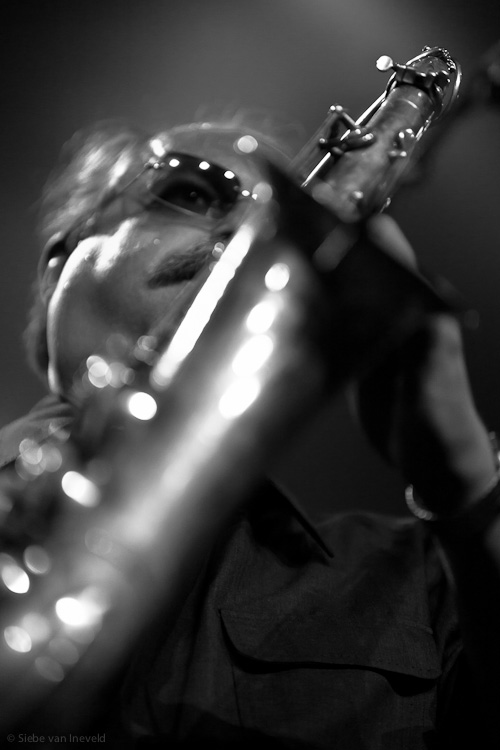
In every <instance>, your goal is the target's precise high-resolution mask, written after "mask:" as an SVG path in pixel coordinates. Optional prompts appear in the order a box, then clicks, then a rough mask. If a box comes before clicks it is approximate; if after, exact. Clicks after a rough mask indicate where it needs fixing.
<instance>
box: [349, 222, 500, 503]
mask: <svg viewBox="0 0 500 750" xmlns="http://www.w3.org/2000/svg"><path fill="white" fill-rule="evenodd" d="M370 231H371V232H372V234H374V235H375V237H376V239H377V244H379V245H381V246H382V247H384V249H386V250H387V252H390V253H391V254H393V255H394V256H395V257H397V258H398V259H399V260H400V261H401V262H404V263H406V264H411V265H413V266H414V265H415V259H414V255H413V252H412V251H411V248H410V247H409V245H408V242H407V241H406V239H405V238H404V237H403V236H402V234H401V232H400V230H399V229H398V227H397V226H396V225H395V224H394V222H393V221H392V220H391V219H389V217H387V216H379V217H376V219H374V220H373V221H372V223H371V226H370ZM357 408H358V413H359V418H360V421H361V423H362V425H363V427H364V429H365V431H366V433H367V435H368V437H369V439H370V440H371V442H372V443H373V444H374V445H375V447H376V448H377V449H378V451H379V452H380V453H382V455H383V456H385V457H386V458H387V459H388V460H389V461H390V462H391V463H392V464H394V465H395V466H397V467H398V468H399V469H400V470H401V472H402V473H403V476H404V478H405V480H406V481H407V482H409V483H411V484H413V485H414V487H415V491H416V492H417V493H418V495H419V496H420V497H421V498H422V501H423V502H424V504H425V506H426V507H427V508H429V509H430V510H434V511H437V512H439V513H447V512H454V511H455V510H458V509H459V508H460V507H462V506H464V505H466V504H467V503H469V502H473V501H474V500H476V499H477V498H478V497H480V496H481V494H482V493H483V491H484V490H485V488H486V487H487V486H488V484H489V482H490V480H491V479H492V478H493V477H494V475H495V458H494V455H493V451H492V449H491V445H490V441H489V438H488V433H487V431H486V428H485V427H484V425H483V423H482V421H481V419H480V417H479V415H478V413H477V411H476V408H475V405H474V400H473V397H472V393H471V390H470V385H469V381H468V377H467V371H466V366H465V361H464V356H463V348H462V337H461V331H460V326H459V323H458V321H457V319H456V318H455V317H454V316H453V315H452V314H450V313H436V314H432V315H429V316H428V318H427V320H425V321H424V323H423V324H422V326H421V328H420V329H419V330H418V331H417V332H416V333H415V334H414V335H413V336H412V337H411V338H410V339H409V340H407V341H406V342H405V343H404V344H403V345H402V346H401V347H400V348H399V349H398V350H397V351H396V352H394V353H393V354H392V355H391V356H390V357H389V358H388V359H387V360H386V361H385V362H384V363H383V365H381V366H379V367H377V368H376V369H375V370H374V371H372V372H371V373H370V374H369V375H368V376H367V377H365V378H364V379H363V380H362V382H360V383H359V384H358V386H357Z"/></svg>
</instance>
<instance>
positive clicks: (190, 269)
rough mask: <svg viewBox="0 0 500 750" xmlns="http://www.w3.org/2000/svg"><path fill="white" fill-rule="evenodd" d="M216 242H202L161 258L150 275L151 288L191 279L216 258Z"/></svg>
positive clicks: (149, 283) (149, 285) (149, 284)
mask: <svg viewBox="0 0 500 750" xmlns="http://www.w3.org/2000/svg"><path fill="white" fill-rule="evenodd" d="M226 239H227V238H226ZM220 241H223V240H222V239H221V240H220ZM215 242H216V240H214V239H212V240H210V241H204V242H200V243H199V244H197V245H195V246H194V247H191V248H189V250H180V251H177V252H173V253H170V254H169V255H167V256H165V257H164V258H161V260H160V261H159V262H158V264H157V265H156V266H155V268H154V269H153V271H152V273H151V275H150V276H149V279H148V287H149V289H159V288H160V287H164V286H171V285H173V284H178V283H180V282H184V281H191V279H193V278H194V277H195V276H196V274H197V273H198V271H201V269H202V268H204V267H205V266H206V265H207V264H208V263H209V262H210V261H211V260H214V256H213V249H214V244H215Z"/></svg>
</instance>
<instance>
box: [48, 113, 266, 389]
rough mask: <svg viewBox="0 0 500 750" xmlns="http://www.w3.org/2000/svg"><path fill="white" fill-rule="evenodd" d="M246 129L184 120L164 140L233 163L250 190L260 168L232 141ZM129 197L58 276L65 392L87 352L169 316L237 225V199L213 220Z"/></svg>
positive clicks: (56, 324) (58, 365) (55, 299)
mask: <svg viewBox="0 0 500 750" xmlns="http://www.w3.org/2000/svg"><path fill="white" fill-rule="evenodd" d="M242 135H243V133H242V132H237V131H226V132H225V133H224V134H222V135H221V131H218V132H217V134H216V133H210V132H209V131H203V130H200V129H198V130H192V129H189V128H186V129H184V130H175V131H172V135H171V136H167V137H166V138H164V139H163V143H164V144H165V143H167V145H168V151H174V152H181V153H187V154H193V155H196V156H199V157H201V158H202V159H205V160H208V161H213V162H214V163H217V164H219V165H221V166H223V167H224V168H225V169H227V170H231V171H233V172H234V173H235V174H236V175H237V176H238V178H239V180H240V182H241V187H242V188H246V189H248V190H251V189H252V187H253V186H254V184H255V183H256V181H257V179H258V173H257V172H256V169H255V167H253V166H252V165H251V162H250V161H249V160H248V157H245V156H244V155H243V154H242V153H238V151H237V150H235V148H234V144H235V143H236V141H237V140H238V139H239V138H240V137H241V136H242ZM127 179H128V178H127ZM201 200H203V199H201ZM129 203H130V197H129V195H127V191H126V192H125V193H124V195H123V197H122V198H120V197H119V198H117V199H116V205H114V206H110V212H111V213H110V217H108V219H106V217H105V216H104V217H103V219H102V221H101V222H100V223H98V224H97V226H96V230H95V234H92V235H91V236H89V237H87V238H86V239H84V240H82V241H81V242H79V244H78V245H77V246H76V248H75V249H74V250H73V252H72V253H71V255H70V256H69V258H68V260H67V261H66V263H65V265H64V267H63V268H62V272H61V275H60V276H59V278H58V280H57V285H56V287H55V291H54V293H53V295H52V298H51V301H50V303H49V309H48V319H47V323H48V325H47V339H48V350H49V361H50V370H49V380H50V384H51V388H52V389H53V390H57V391H60V392H62V393H68V392H69V390H70V388H71V385H72V382H73V379H74V375H75V373H76V372H77V371H78V369H79V368H80V366H81V364H82V362H83V361H84V360H85V359H86V358H87V357H88V356H89V355H90V354H93V353H96V352H98V353H105V352H106V348H107V346H108V345H109V343H110V342H111V341H116V340H119V341H120V342H121V345H122V346H123V342H126V347H128V348H130V349H132V348H133V346H134V345H135V343H136V341H137V339H138V338H139V337H140V336H141V335H145V334H148V333H149V332H150V331H151V330H152V329H154V328H155V326H157V324H158V323H159V322H160V321H161V320H162V319H163V318H164V316H165V315H166V313H167V312H168V310H169V309H170V308H171V307H172V305H173V304H174V302H175V300H176V299H177V298H178V296H179V293H180V292H181V291H182V290H183V289H184V288H185V287H186V285H187V284H189V283H190V279H191V278H192V277H193V275H194V274H195V273H196V271H197V270H198V269H199V268H201V267H202V266H203V265H204V264H205V262H206V259H207V258H209V257H210V255H211V252H212V249H213V247H214V244H215V243H217V242H220V241H222V242H223V241H224V240H226V239H227V237H228V236H230V235H231V233H232V232H234V230H235V229H236V223H237V214H238V208H237V207H236V208H235V209H232V210H231V211H229V212H228V213H227V215H225V216H224V217H223V218H221V219H219V220H217V221H215V220H205V219H202V220H200V216H198V215H195V214H194V215H190V214H189V213H187V214H184V213H182V212H179V213H178V214H176V213H175V212H172V211H168V210H164V208H163V207H162V206H161V204H158V203H155V202H153V203H152V204H151V205H150V206H146V207H145V208H144V210H141V211H139V212H138V211H137V210H130V206H129Z"/></svg>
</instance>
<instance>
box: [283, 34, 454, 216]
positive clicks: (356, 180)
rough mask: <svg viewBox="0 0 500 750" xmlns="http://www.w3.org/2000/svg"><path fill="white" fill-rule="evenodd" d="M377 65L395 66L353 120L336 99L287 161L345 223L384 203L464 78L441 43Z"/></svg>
mask: <svg viewBox="0 0 500 750" xmlns="http://www.w3.org/2000/svg"><path fill="white" fill-rule="evenodd" d="M377 67H378V69H379V70H381V71H388V70H392V71H393V75H392V76H391V78H390V80H389V83H388V85H387V88H386V90H385V91H384V92H383V94H382V95H381V96H379V97H378V99H376V101H375V102H374V103H373V104H372V105H371V106H370V107H369V108H368V109H367V110H366V111H365V112H364V113H363V114H362V115H361V116H360V117H359V118H358V119H357V120H353V119H352V118H351V117H350V116H349V115H348V113H347V112H346V111H345V109H344V108H343V107H342V106H340V105H333V106H332V107H330V109H329V112H328V115H327V118H326V120H325V122H324V123H323V125H322V126H321V128H320V129H319V130H318V131H317V132H316V133H315V134H314V136H313V137H312V139H311V140H310V141H309V142H308V143H307V144H306V145H305V146H304V148H303V149H302V150H301V151H300V153H299V154H298V155H297V157H296V158H295V159H294V161H293V163H292V169H293V170H294V172H295V174H297V175H298V176H299V179H300V180H301V182H302V186H303V187H304V188H306V189H308V190H309V191H310V192H311V194H312V195H313V197H314V198H316V199H317V200H318V201H319V202H320V203H323V204H325V205H327V206H328V207H330V208H331V209H332V210H333V211H334V212H335V213H336V214H337V216H338V217H339V218H340V219H342V220H343V221H345V222H348V223H352V222H355V221H359V220H362V219H364V218H366V217H367V216H369V215H370V214H373V213H376V212H377V211H380V210H382V209H383V208H384V207H385V206H386V205H387V204H388V202H389V201H390V199H391V197H392V195H393V194H394V192H395V191H396V190H397V188H398V187H399V185H400V184H401V182H402V179H403V176H404V175H405V174H406V173H407V172H408V170H409V167H410V165H411V164H412V162H413V161H414V159H415V152H416V147H417V145H418V144H419V143H420V141H421V140H422V138H423V136H424V134H425V133H426V132H427V130H428V128H429V126H430V125H431V124H433V123H434V122H436V121H437V120H438V119H439V118H440V117H441V116H442V115H443V114H444V112H446V111H447V110H448V109H449V108H450V107H451V105H452V104H453V102H454V101H455V99H456V97H457V95H458V89H459V86H460V81H461V71H460V66H459V65H458V64H457V63H456V62H455V61H454V60H453V59H452V58H451V57H450V55H449V54H448V52H447V51H446V50H444V49H441V48H432V49H430V48H426V49H424V51H423V52H422V53H421V54H420V55H418V56H417V57H414V58H412V59H411V60H409V61H408V62H407V63H405V64H404V65H400V64H395V63H394V62H393V60H392V59H391V58H389V57H387V56H383V57H381V58H379V60H378V61H377Z"/></svg>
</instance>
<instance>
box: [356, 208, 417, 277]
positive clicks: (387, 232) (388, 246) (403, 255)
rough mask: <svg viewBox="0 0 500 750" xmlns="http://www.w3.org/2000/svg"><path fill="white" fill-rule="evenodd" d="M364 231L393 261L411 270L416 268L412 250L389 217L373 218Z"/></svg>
mask: <svg viewBox="0 0 500 750" xmlns="http://www.w3.org/2000/svg"><path fill="white" fill-rule="evenodd" d="M366 230H367V233H368V237H369V238H370V239H371V241H372V242H374V243H375V245H377V246H378V247H380V248H381V249H382V250H384V251H385V252H386V253H388V254H389V255H391V256H392V257H393V258H395V260H398V261H399V262H400V263H403V264H404V265H406V266H408V267H409V268H412V269H414V268H416V267H417V259H416V257H415V253H414V252H413V248H412V247H411V245H410V243H409V242H408V240H407V239H406V237H405V235H404V234H403V232H402V231H401V229H400V228H399V226H398V225H397V224H396V222H395V221H394V219H391V217H390V216H387V215H386V214H378V215H377V216H373V217H372V218H371V219H370V220H369V221H368V223H367V226H366Z"/></svg>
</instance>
